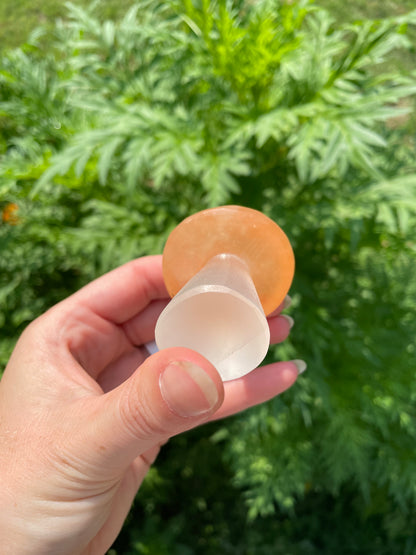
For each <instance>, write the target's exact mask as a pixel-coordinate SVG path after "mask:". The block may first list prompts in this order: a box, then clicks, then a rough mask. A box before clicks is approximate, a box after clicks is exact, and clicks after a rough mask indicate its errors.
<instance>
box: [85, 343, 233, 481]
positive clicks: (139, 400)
mask: <svg viewBox="0 0 416 555" xmlns="http://www.w3.org/2000/svg"><path fill="white" fill-rule="evenodd" d="M223 398H224V389H223V384H222V381H221V378H220V376H219V374H218V372H217V371H216V369H215V368H214V366H213V365H212V364H211V363H209V362H208V361H207V360H206V359H205V358H203V357H202V356H201V355H199V354H198V353H196V352H194V351H190V350H189V349H185V348H174V349H166V350H163V351H160V352H159V353H156V354H154V355H153V356H151V357H149V358H148V359H146V361H145V362H144V363H143V364H142V365H141V366H140V367H139V368H138V369H137V370H136V371H135V373H134V374H133V375H132V376H131V377H130V378H129V379H128V380H126V381H125V382H124V383H123V384H121V385H120V386H119V387H117V388H116V389H114V390H112V391H110V392H109V393H106V394H104V395H102V396H101V397H97V398H95V399H94V402H92V403H91V401H90V402H89V404H88V410H89V411H90V415H89V417H88V419H86V420H84V422H86V421H87V422H88V423H89V425H88V428H89V429H88V431H87V430H85V431H86V432H87V434H88V438H85V443H84V445H88V446H89V450H90V457H88V458H89V459H90V458H91V457H93V458H94V461H91V462H93V464H94V465H97V467H98V468H101V469H102V470H103V471H105V469H106V468H107V469H110V468H111V469H115V470H116V469H124V468H126V466H128V465H129V464H130V463H131V462H132V461H133V460H134V459H135V458H136V457H137V456H139V455H141V454H142V453H144V452H145V451H147V450H148V449H150V448H151V447H153V446H155V445H157V444H160V442H162V441H164V440H166V439H167V438H169V437H171V436H173V435H176V434H178V433H180V432H183V431H186V430H189V429H191V428H193V427H195V426H197V425H198V424H201V423H203V422H204V421H205V420H207V419H208V418H209V417H210V416H211V415H212V414H213V413H214V412H215V411H216V410H217V409H218V408H219V407H220V405H221V404H222V401H223ZM91 411H92V414H91ZM84 429H85V428H84Z"/></svg>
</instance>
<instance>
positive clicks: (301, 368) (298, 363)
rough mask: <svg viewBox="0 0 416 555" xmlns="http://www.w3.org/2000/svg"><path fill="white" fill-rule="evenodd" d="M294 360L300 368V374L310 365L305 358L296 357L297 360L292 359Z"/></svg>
mask: <svg viewBox="0 0 416 555" xmlns="http://www.w3.org/2000/svg"><path fill="white" fill-rule="evenodd" d="M292 362H293V363H294V364H295V366H296V368H297V369H298V374H303V372H304V371H305V370H306V368H307V367H308V366H307V364H306V362H305V361H304V360H300V359H295V360H292Z"/></svg>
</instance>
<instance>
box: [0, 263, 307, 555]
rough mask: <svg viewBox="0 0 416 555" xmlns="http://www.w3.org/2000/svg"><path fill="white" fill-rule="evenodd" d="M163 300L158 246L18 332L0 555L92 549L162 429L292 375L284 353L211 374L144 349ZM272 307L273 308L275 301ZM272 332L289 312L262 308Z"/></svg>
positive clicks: (280, 385)
mask: <svg viewBox="0 0 416 555" xmlns="http://www.w3.org/2000/svg"><path fill="white" fill-rule="evenodd" d="M167 302H168V294H167V292H166V289H165V286H164V283H163V279H162V269H161V257H159V256H155V257H148V258H142V259H138V260H135V261H132V262H130V263H128V264H126V265H124V266H122V267H120V268H118V269H117V270H114V271H113V272H110V273H109V274H107V275H105V276H103V277H101V278H99V279H97V280H96V281H94V282H92V283H91V284H89V285H87V286H86V287H84V288H83V289H81V290H80V291H78V292H77V293H75V294H74V295H72V296H71V297H69V298H68V299H66V300H64V301H63V302H61V303H59V304H58V305H56V306H55V307H53V308H52V309H50V310H49V311H48V312H46V313H45V314H44V315H42V316H41V317H40V318H38V319H37V320H35V321H34V322H33V323H32V324H30V325H29V326H28V328H27V329H26V330H25V331H24V333H23V334H22V336H21V338H20V339H19V341H18V343H17V345H16V348H15V350H14V352H13V354H12V356H11V358H10V361H9V364H8V366H7V368H6V370H5V373H4V376H3V379H2V380H1V382H0V472H1V490H0V538H1V548H2V553H3V554H5V555H6V554H7V555H8V554H10V555H11V554H12V555H21V554H28V553H30V554H31V555H48V554H53V555H58V554H70V555H74V554H79V553H83V554H87V553H89V554H103V553H105V552H106V550H107V549H108V548H109V547H110V546H111V544H112V543H113V541H114V540H115V538H116V536H117V534H118V533H119V531H120V529H121V527H122V525H123V522H124V519H125V517H126V516H127V513H128V511H129V508H130V506H131V503H132V501H133V499H134V496H135V494H136V492H137V490H138V488H139V486H140V484H141V482H142V480H143V478H144V476H145V475H146V472H147V470H148V468H149V466H150V465H151V464H152V463H153V461H154V460H155V458H156V456H157V453H158V451H159V449H160V446H161V445H162V444H163V443H165V442H166V441H167V440H168V438H169V437H171V436H173V435H175V434H178V433H180V432H184V431H185V430H188V429H190V428H193V427H195V426H198V425H200V424H202V423H204V422H207V421H208V420H211V419H213V418H220V417H224V416H226V415H229V414H233V413H235V412H238V411H241V410H244V409H246V408H248V407H250V406H252V405H255V404H258V403H261V402H263V401H266V400H267V399H270V398H271V397H273V396H275V395H277V394H278V393H281V392H282V391H283V390H285V389H286V388H288V387H289V386H290V385H292V384H293V383H294V382H295V380H296V378H297V376H298V370H297V367H296V363H295V362H293V361H292V362H279V363H275V364H271V365H269V366H264V367H261V368H258V369H257V370H255V371H254V372H252V373H250V374H248V375H247V376H245V377H243V378H240V379H238V380H235V381H232V382H227V383H225V384H223V383H222V381H221V379H220V377H219V375H218V373H217V371H216V370H215V368H214V367H213V366H212V365H211V364H210V363H209V362H208V361H207V360H205V359H204V358H203V357H202V356H200V355H199V354H198V353H196V352H194V351H191V350H189V349H185V348H175V349H166V350H164V351H161V352H159V353H156V354H154V355H152V356H149V354H148V352H147V351H146V349H145V347H144V344H145V343H146V342H148V341H150V340H152V339H153V338H154V328H155V323H156V320H157V317H158V315H159V314H160V312H161V310H162V309H163V308H164V306H165V305H166V304H167ZM280 308H281V307H280ZM269 323H270V329H271V337H272V341H273V342H278V341H281V340H283V339H285V338H286V336H287V335H288V333H289V328H290V322H289V321H288V320H287V319H286V318H284V317H282V316H279V315H278V311H277V312H276V314H275V315H274V316H272V317H271V318H270V319H269Z"/></svg>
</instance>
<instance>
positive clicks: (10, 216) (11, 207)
mask: <svg viewBox="0 0 416 555" xmlns="http://www.w3.org/2000/svg"><path fill="white" fill-rule="evenodd" d="M18 210H19V207H18V205H17V204H16V203H14V202H9V203H8V204H6V206H5V207H4V208H3V210H2V214H1V219H2V222H3V223H5V224H9V225H17V224H18V223H19V218H18V216H17V214H16V212H17V211H18Z"/></svg>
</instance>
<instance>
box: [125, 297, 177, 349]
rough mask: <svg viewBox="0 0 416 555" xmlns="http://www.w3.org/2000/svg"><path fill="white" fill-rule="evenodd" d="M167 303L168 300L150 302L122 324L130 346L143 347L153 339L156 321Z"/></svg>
mask: <svg viewBox="0 0 416 555" xmlns="http://www.w3.org/2000/svg"><path fill="white" fill-rule="evenodd" d="M168 302H169V300H168V299H159V300H156V301H152V302H151V303H150V304H149V305H148V306H147V307H146V308H145V309H144V310H142V312H140V313H139V314H136V315H135V316H133V318H130V320H127V322H124V324H122V327H123V330H124V333H125V334H126V336H127V337H128V339H129V340H130V342H131V344H132V345H144V344H145V343H148V342H149V341H152V340H153V339H154V338H155V327H156V322H157V319H158V318H159V316H160V313H161V312H162V310H163V309H164V308H165V306H166V305H167V304H168Z"/></svg>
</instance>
